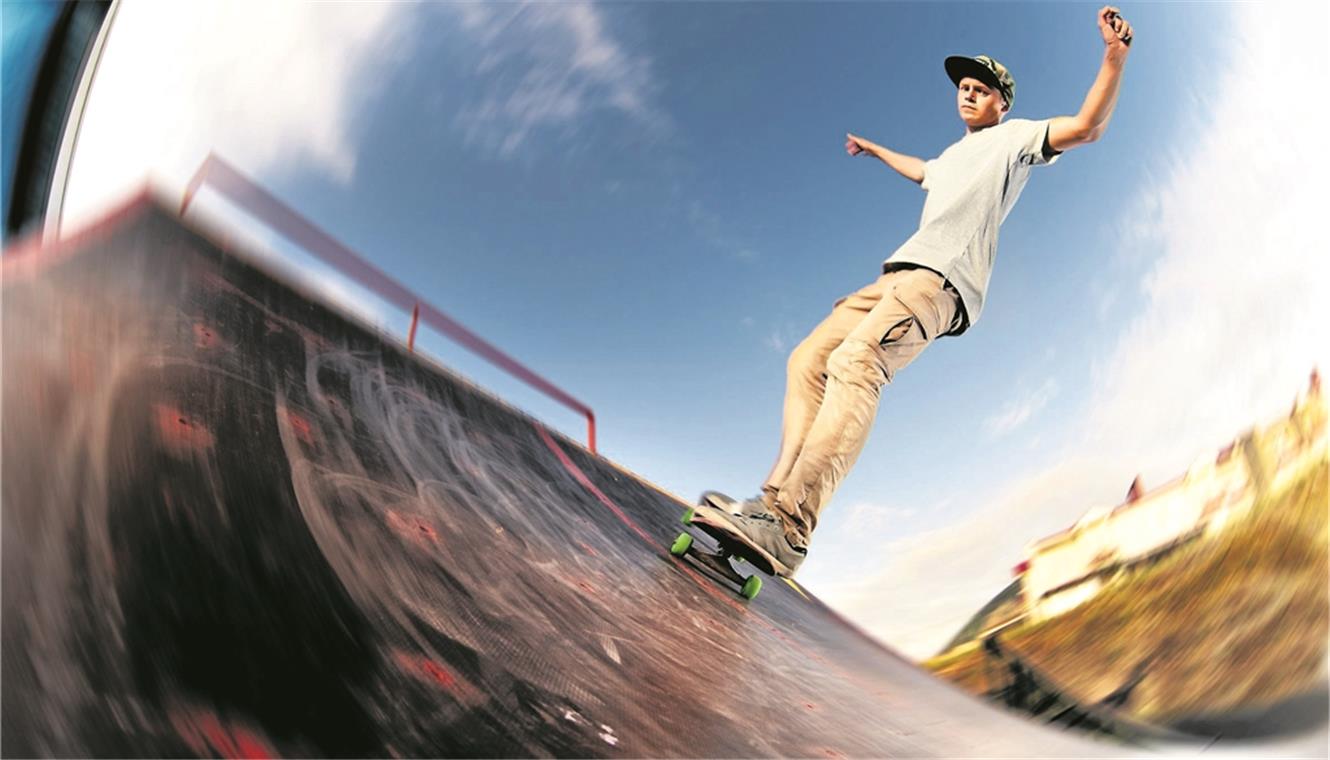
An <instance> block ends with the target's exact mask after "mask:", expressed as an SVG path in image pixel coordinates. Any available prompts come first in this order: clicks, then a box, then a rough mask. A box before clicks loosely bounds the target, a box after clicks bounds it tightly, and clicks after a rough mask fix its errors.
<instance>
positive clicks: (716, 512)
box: [693, 504, 808, 578]
mask: <svg viewBox="0 0 1330 760" xmlns="http://www.w3.org/2000/svg"><path fill="white" fill-rule="evenodd" d="M693 519H694V520H697V521H699V522H705V523H708V524H711V525H717V523H721V524H720V525H717V527H719V528H721V529H723V530H726V531H727V532H730V531H732V532H734V533H736V534H738V535H740V536H742V537H743V538H744V539H745V540H747V542H748V543H750V544H752V545H753V546H755V547H757V548H758V549H759V550H761V552H762V553H763V554H766V555H767V556H768V557H770V558H771V559H773V560H775V563H774V564H775V566H776V568H775V569H776V574H777V575H783V576H785V577H786V578H792V577H794V573H795V571H796V570H798V569H799V565H802V564H803V561H804V558H805V557H807V556H808V549H807V548H805V547H803V546H795V545H794V544H791V543H790V541H789V539H788V538H786V537H785V521H784V520H782V519H781V518H780V517H778V516H776V515H774V514H772V513H771V512H768V511H766V508H765V507H763V510H762V511H761V512H758V513H749V514H740V515H735V514H730V513H729V512H725V511H724V510H720V509H716V508H715V507H712V506H710V505H707V504H701V505H699V506H698V507H697V508H696V509H695V510H694V516H693Z"/></svg>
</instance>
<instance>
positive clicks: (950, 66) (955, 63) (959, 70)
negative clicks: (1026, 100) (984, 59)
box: [943, 55, 1002, 93]
mask: <svg viewBox="0 0 1330 760" xmlns="http://www.w3.org/2000/svg"><path fill="white" fill-rule="evenodd" d="M943 65H944V66H945V67H946V69H947V76H949V77H951V83H952V84H954V85H956V86H957V87H960V86H961V80H962V79H964V78H966V77H973V78H975V79H978V80H979V81H980V82H983V83H984V84H986V85H988V86H989V87H992V88H993V89H995V90H997V91H998V92H999V93H1001V92H1002V85H1001V84H1000V83H999V82H998V80H997V76H996V75H994V74H993V71H992V70H991V69H989V68H988V67H987V66H985V65H983V64H982V63H980V62H978V61H976V60H975V59H973V58H970V57H968V56H964V55H951V56H947V60H946V61H945V62H944V63H943Z"/></svg>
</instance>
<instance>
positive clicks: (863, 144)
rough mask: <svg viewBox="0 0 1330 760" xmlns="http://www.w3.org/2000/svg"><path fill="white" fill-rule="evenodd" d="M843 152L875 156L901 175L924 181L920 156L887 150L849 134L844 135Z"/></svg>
mask: <svg viewBox="0 0 1330 760" xmlns="http://www.w3.org/2000/svg"><path fill="white" fill-rule="evenodd" d="M845 152H847V153H849V154H850V155H851V156H857V155H859V154H860V153H867V154H868V155H870V156H876V157H877V158H878V159H880V160H881V161H882V163H884V164H886V165H887V166H890V167H891V168H893V169H895V170H896V171H898V172H900V174H901V176H902V177H904V178H906V179H908V180H911V181H913V182H916V183H919V182H923V181H924V160H923V159H922V158H915V157H914V156H907V155H905V154H904V153H897V152H895V151H892V150H887V149H886V148H884V147H882V146H881V145H878V144H877V143H874V142H870V141H868V140H865V139H864V138H862V137H855V136H854V135H849V134H847V135H845Z"/></svg>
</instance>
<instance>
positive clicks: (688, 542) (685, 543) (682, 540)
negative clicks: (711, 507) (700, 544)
mask: <svg viewBox="0 0 1330 760" xmlns="http://www.w3.org/2000/svg"><path fill="white" fill-rule="evenodd" d="M692 545H693V536H692V534H691V533H680V534H679V537H678V538H676V539H674V545H673V546H671V547H670V554H673V555H674V556H676V557H682V556H683V555H685V554H687V553H688V549H689V548H690V547H691V546H692ZM759 585H760V584H759Z"/></svg>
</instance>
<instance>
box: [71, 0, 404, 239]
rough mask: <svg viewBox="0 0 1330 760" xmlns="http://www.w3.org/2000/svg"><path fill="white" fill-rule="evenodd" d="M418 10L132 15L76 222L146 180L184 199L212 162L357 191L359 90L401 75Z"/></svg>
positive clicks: (216, 7)
mask: <svg viewBox="0 0 1330 760" xmlns="http://www.w3.org/2000/svg"><path fill="white" fill-rule="evenodd" d="M408 8H409V6H401V5H397V4H393V3H354V4H352V3H331V4H307V3H259V2H230V3H224V2H204V1H203V0H199V1H198V2H188V3H179V2H137V3H123V4H122V5H121V6H120V8H119V10H118V12H117V15H116V17H115V19H114V22H113V25H112V27H111V31H110V35H109V37H108V39H107V44H106V48H105V51H104V53H103V57H102V60H101V65H100V66H99V68H98V71H97V78H96V80H95V84H94V86H93V89H92V91H91V94H90V98H89V102H88V107H87V109H86V111H85V119H84V123H83V128H82V131H81V134H80V139H79V146H78V151H77V154H76V156H75V160H74V164H73V166H72V172H71V178H70V187H69V195H68V201H67V203H68V205H67V208H66V215H65V219H66V223H68V222H70V221H72V220H75V219H77V218H78V217H80V216H84V215H86V214H88V213H91V212H92V211H94V210H96V209H98V208H100V207H103V206H104V205H106V204H107V203H108V202H113V201H115V200H117V199H118V197H119V196H121V195H123V194H124V193H126V192H127V191H128V190H129V189H131V188H133V187H136V186H138V185H139V184H141V183H142V182H143V180H144V179H145V178H147V177H148V176H152V177H153V178H154V179H155V180H156V181H158V182H160V183H163V184H164V185H166V186H167V187H172V188H174V187H179V188H183V186H184V184H185V183H186V182H187V181H188V179H189V177H190V176H191V175H192V174H193V172H194V170H195V169H197V168H198V166H199V164H201V163H202V161H203V159H204V157H205V156H206V155H207V154H208V152H209V151H213V150H215V151H217V152H219V153H220V154H221V155H223V156H225V157H227V158H228V159H229V160H231V161H232V162H233V163H236V164H238V165H240V166H242V167H243V168H244V169H245V170H246V171H247V172H249V173H251V174H258V175H266V174H271V173H276V172H285V171H291V170H294V169H297V168H298V169H301V170H304V171H316V172H323V173H325V174H327V175H328V176H329V177H331V178H332V179H334V180H336V181H338V182H343V183H346V182H349V181H350V179H351V177H352V175H353V174H354V172H355V167H356V150H355V144H354V142H353V139H352V136H351V135H350V134H349V133H348V129H347V127H348V123H349V121H350V118H349V117H350V116H351V115H352V114H353V113H354V112H355V110H356V109H357V108H358V107H359V105H360V103H361V98H362V97H363V96H364V95H365V94H366V88H365V87H364V86H358V83H360V82H365V81H367V80H368V79H369V77H368V76H367V75H368V73H369V72H371V71H374V70H379V69H382V68H384V67H387V66H390V65H395V64H396V63H397V62H398V60H397V59H396V58H395V57H394V56H396V55H397V54H398V53H399V52H400V50H401V48H400V46H399V45H396V44H394V39H395V37H396V36H397V34H398V33H399V32H400V31H401V28H402V26H403V20H404V17H405V16H406V15H407V14H406V10H407V9H408Z"/></svg>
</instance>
